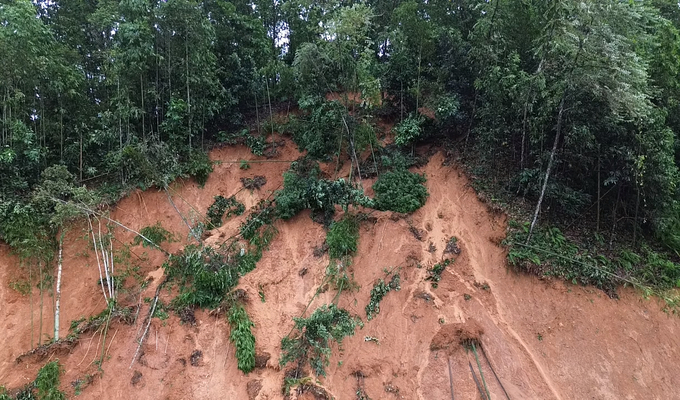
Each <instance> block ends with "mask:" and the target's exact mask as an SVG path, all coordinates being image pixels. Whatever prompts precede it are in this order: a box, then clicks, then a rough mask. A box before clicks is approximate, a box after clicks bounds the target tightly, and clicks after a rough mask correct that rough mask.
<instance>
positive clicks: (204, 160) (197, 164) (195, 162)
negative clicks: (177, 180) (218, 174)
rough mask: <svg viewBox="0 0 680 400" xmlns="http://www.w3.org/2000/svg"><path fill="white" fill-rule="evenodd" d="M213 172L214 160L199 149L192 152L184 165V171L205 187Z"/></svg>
mask: <svg viewBox="0 0 680 400" xmlns="http://www.w3.org/2000/svg"><path fill="white" fill-rule="evenodd" d="M211 172H213V162H212V161H210V158H208V155H207V154H206V153H204V152H202V151H197V150H194V151H193V152H191V155H190V156H189V160H188V161H187V163H186V165H185V166H184V173H186V174H187V175H189V176H191V177H193V178H194V179H195V180H196V183H198V186H200V187H203V186H205V183H206V182H207V181H208V177H209V176H210V173H211Z"/></svg>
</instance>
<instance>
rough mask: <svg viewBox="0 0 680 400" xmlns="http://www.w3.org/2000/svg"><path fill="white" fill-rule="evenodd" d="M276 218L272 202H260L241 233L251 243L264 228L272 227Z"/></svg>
mask: <svg viewBox="0 0 680 400" xmlns="http://www.w3.org/2000/svg"><path fill="white" fill-rule="evenodd" d="M275 218H276V209H275V208H274V206H273V204H272V202H271V201H267V200H260V202H259V203H257V205H256V206H255V207H254V208H253V210H252V211H251V212H250V214H249V215H248V217H247V218H246V220H245V221H244V222H243V223H242V224H241V226H240V227H239V232H240V233H241V236H242V237H243V238H244V239H245V240H248V241H251V240H252V239H253V238H255V236H256V235H257V233H258V231H259V230H260V228H261V227H262V226H265V225H271V224H272V223H273V222H274V219H275Z"/></svg>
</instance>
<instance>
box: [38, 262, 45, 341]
mask: <svg viewBox="0 0 680 400" xmlns="http://www.w3.org/2000/svg"><path fill="white" fill-rule="evenodd" d="M38 273H39V274H40V282H38V287H39V288H40V323H39V324H38V346H40V345H41V344H42V326H43V305H44V302H45V291H44V290H43V289H44V288H43V282H45V277H44V276H43V273H44V271H43V266H42V261H38Z"/></svg>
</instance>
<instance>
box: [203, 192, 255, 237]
mask: <svg viewBox="0 0 680 400" xmlns="http://www.w3.org/2000/svg"><path fill="white" fill-rule="evenodd" d="M245 210H246V207H245V206H244V205H243V203H241V202H239V201H238V200H236V198H234V196H231V197H229V198H225V197H224V196H215V201H214V202H213V203H212V204H211V205H210V207H208V212H207V215H206V216H207V217H208V220H209V221H210V225H211V228H213V229H214V228H217V227H220V226H222V217H223V216H224V213H227V218H229V217H231V216H232V215H241V214H243V212H244V211H245Z"/></svg>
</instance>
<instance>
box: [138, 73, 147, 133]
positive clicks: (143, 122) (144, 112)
mask: <svg viewBox="0 0 680 400" xmlns="http://www.w3.org/2000/svg"><path fill="white" fill-rule="evenodd" d="M139 92H140V94H141V95H142V138H143V139H144V141H145V142H146V126H145V125H146V120H145V118H144V114H146V110H145V109H144V79H143V75H142V74H139Z"/></svg>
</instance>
